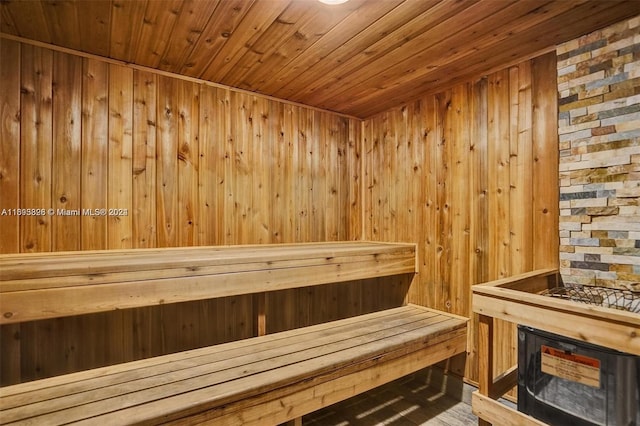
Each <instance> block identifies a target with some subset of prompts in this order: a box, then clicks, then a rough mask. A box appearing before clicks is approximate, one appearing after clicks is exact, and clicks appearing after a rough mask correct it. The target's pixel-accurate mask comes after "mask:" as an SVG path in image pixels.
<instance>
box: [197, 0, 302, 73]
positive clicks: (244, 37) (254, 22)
mask: <svg viewBox="0 0 640 426" xmlns="http://www.w3.org/2000/svg"><path fill="white" fill-rule="evenodd" d="M290 3H291V0H270V1H268V2H255V3H253V5H252V6H251V9H249V11H248V12H247V14H246V15H245V16H244V18H243V19H242V21H241V22H240V24H239V25H238V28H237V29H236V31H235V32H234V33H233V35H232V37H230V38H229V40H228V41H227V43H225V44H224V46H223V47H222V49H220V52H219V53H218V55H216V57H215V58H214V60H213V61H212V62H211V63H210V64H209V66H208V67H207V69H206V70H205V71H204V73H203V74H202V76H201V77H202V78H204V79H205V80H211V81H217V82H222V77H224V76H225V75H226V74H227V73H228V72H229V71H230V70H231V69H232V68H233V67H234V66H235V65H236V63H237V62H238V61H239V60H240V58H242V56H243V55H244V54H245V53H246V52H247V51H248V50H249V49H250V48H251V46H253V44H254V43H255V42H256V40H258V39H259V38H260V36H261V35H262V33H263V32H264V31H265V30H266V29H267V28H269V26H270V25H271V24H272V23H273V22H274V21H275V20H276V19H278V16H280V15H281V14H282V12H284V11H285V9H286V8H287V6H289V4H290Z"/></svg>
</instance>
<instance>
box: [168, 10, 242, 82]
mask: <svg viewBox="0 0 640 426" xmlns="http://www.w3.org/2000/svg"><path fill="white" fill-rule="evenodd" d="M253 2H254V0H224V1H222V2H221V3H220V5H219V6H218V8H217V9H216V11H215V14H214V15H213V16H212V17H211V20H210V21H209V23H208V25H207V26H206V27H205V28H204V30H203V32H202V34H201V35H200V38H199V39H198V41H197V42H196V45H195V47H194V48H193V50H192V51H191V53H190V54H189V55H188V56H187V59H186V60H185V62H184V63H183V64H181V65H182V68H181V69H180V71H179V72H180V73H181V74H185V75H189V76H192V77H200V76H201V75H202V74H203V73H204V71H205V70H206V69H207V68H208V66H209V64H210V63H211V62H212V61H213V59H214V58H215V57H216V56H218V53H219V52H220V50H221V49H222V47H223V46H224V45H225V44H226V43H227V41H228V40H229V38H230V37H231V36H232V35H233V34H234V32H235V31H236V29H237V27H238V25H239V24H240V22H241V21H242V19H243V18H244V15H245V14H246V13H247V12H248V11H249V9H250V8H251V6H252V5H253Z"/></svg>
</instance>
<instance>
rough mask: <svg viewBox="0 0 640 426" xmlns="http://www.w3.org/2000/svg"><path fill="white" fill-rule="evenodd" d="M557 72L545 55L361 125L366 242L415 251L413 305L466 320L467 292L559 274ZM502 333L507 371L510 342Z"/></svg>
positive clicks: (471, 364)
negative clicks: (548, 270) (537, 274)
mask: <svg viewBox="0 0 640 426" xmlns="http://www.w3.org/2000/svg"><path fill="white" fill-rule="evenodd" d="M555 68H556V57H555V53H549V54H547V55H544V56H541V57H539V58H537V59H534V60H531V61H526V62H523V63H520V64H519V65H517V66H514V67H511V68H509V69H505V70H503V71H499V72H495V73H493V74H491V75H488V76H487V77H486V78H483V79H481V80H479V81H475V82H470V83H468V84H463V85H459V86H456V87H454V88H453V89H451V90H447V91H444V92H442V93H438V94H436V95H434V96H428V97H425V98H423V99H421V100H419V101H417V102H415V103H412V104H410V105H407V106H405V107H403V108H397V109H393V110H390V111H388V112H386V113H383V114H380V115H378V116H375V117H373V118H371V119H369V120H367V121H365V123H364V131H363V132H364V133H363V137H364V146H363V153H364V168H365V172H364V175H363V178H364V179H365V182H364V184H365V192H364V213H365V218H364V221H365V239H371V240H383V241H406V242H416V243H418V247H419V256H420V271H419V276H418V280H416V281H415V282H414V284H413V285H412V287H411V289H410V294H409V300H410V301H411V302H414V303H418V304H422V305H426V306H430V307H434V308H436V309H440V310H444V311H448V312H453V313H456V314H460V315H464V316H470V315H471V286H472V285H473V284H476V283H481V282H486V281H489V280H493V279H498V278H502V277H507V276H510V275H513V274H516V273H519V272H525V271H529V270H532V269H535V268H540V267H557V266H558V237H557V229H558V178H557V176H558V158H557V157H558V141H557V95H556V70H555ZM475 324H476V321H475V320H474V321H473V327H472V333H470V342H469V353H468V359H467V362H466V371H464V372H465V375H466V377H468V378H470V379H471V380H475V379H476V378H477V371H476V368H477V361H476V359H475V350H476V348H477V336H475V333H473V330H475ZM500 327H502V325H501V326H500ZM498 333H503V334H504V336H503V338H501V339H497V341H499V342H501V345H502V348H500V350H499V351H498V352H499V353H501V354H503V356H504V359H501V360H498V362H497V364H498V365H499V366H502V365H507V367H510V366H511V365H513V363H514V362H515V359H514V356H515V345H516V342H515V333H514V332H513V330H512V329H506V330H503V329H502V328H499V329H498ZM452 368H453V369H454V370H455V369H459V371H458V372H459V373H463V371H462V366H461V365H455V366H453V367H452Z"/></svg>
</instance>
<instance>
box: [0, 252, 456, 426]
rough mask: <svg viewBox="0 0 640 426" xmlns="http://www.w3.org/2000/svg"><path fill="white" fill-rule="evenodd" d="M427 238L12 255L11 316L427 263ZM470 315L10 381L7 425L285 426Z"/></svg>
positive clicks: (329, 328)
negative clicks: (420, 256) (423, 259)
mask: <svg viewBox="0 0 640 426" xmlns="http://www.w3.org/2000/svg"><path fill="white" fill-rule="evenodd" d="M415 259H416V254H415V246H414V245H411V244H386V243H321V244H295V245H279V246H243V247H240V246H234V247H209V248H180V249H164V250H159V249H158V250H155V249H154V250H129V251H115V252H87V253H61V254H58V253H52V254H34V255H10V256H5V257H3V258H2V259H1V260H0V270H1V271H2V277H1V281H0V282H1V284H0V285H1V286H2V287H1V288H0V290H1V295H0V297H1V299H0V300H1V302H0V305H1V306H0V308H1V312H2V317H3V322H4V323H11V322H19V321H28V320H33V319H39V318H51V317H56V316H64V315H78V314H82V313H90V312H99V311H107V310H112V309H122V308H130V307H137V306H149V305H155V304H160V303H170V302H181V301H186V300H196V299H204V298H210V297H220V296H229V295H235V294H247V293H257V292H266V291H271V290H280V289H285V288H298V287H304V286H309V285H317V284H323V283H332V282H340V281H347V280H353V279H364V278H372V277H379V276H388V275H395V274H404V273H414V272H415V261H416V260H415ZM466 325H467V319H466V318H463V317H458V316H455V315H450V314H445V313H442V312H438V311H434V310H430V309H427V308H424V307H419V306H414V305H407V306H401V307H397V308H393V309H388V310H383V311H379V312H374V313H370V314H365V315H360V316H356V317H353V318H347V319H342V320H338V321H331V322H327V323H323V324H319V325H313V326H309V327H304V328H299V329H295V330H289V331H285V332H281V333H274V334H270V335H264V336H258V337H253V338H250V339H245V340H240V341H236V342H231V343H225V344H220V345H215V346H211V347H206V348H201V349H195V350H190V351H185V352H179V353H174V354H170V355H164V356H159V357H154V358H149V359H146V360H140V361H133V362H128V363H124V364H118V365H113V366H109V367H103V368H98V369H93V370H88V371H83V372H78V373H72V374H66V375H63V376H58V377H51V378H47V379H43V380H37V381H33V382H28V383H22V384H18V385H12V386H7V387H4V388H0V396H1V397H0V423H2V424H47V425H54V424H67V423H78V424H100V425H101V426H103V425H111V424H113V425H122V424H162V423H173V424H199V423H209V424H222V425H270V424H278V423H282V422H285V421H288V420H291V419H295V418H299V417H301V416H302V415H304V414H306V413H309V412H312V411H315V410H317V409H319V408H322V407H325V406H327V405H330V404H333V403H335V402H338V401H341V400H344V399H346V398H349V397H351V396H353V395H356V394H358V393H361V392H364V391H366V390H369V389H371V388H373V387H376V386H379V385H381V384H384V383H387V382H389V381H391V380H394V379H397V378H399V377H402V376H404V375H407V374H410V373H412V372H414V371H416V370H419V369H421V368H424V367H427V366H429V365H431V364H433V363H436V362H439V361H441V360H444V359H447V358H449V357H451V356H453V355H456V354H458V353H460V352H463V351H464V350H465V348H466V339H467V338H466Z"/></svg>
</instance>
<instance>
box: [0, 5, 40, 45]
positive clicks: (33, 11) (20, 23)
mask: <svg viewBox="0 0 640 426" xmlns="http://www.w3.org/2000/svg"><path fill="white" fill-rule="evenodd" d="M3 7H5V8H6V9H7V10H8V12H9V15H10V16H11V18H12V21H13V24H14V26H15V28H16V29H17V30H18V35H19V36H22V37H25V38H30V39H33V40H38V41H44V42H45V43H51V35H50V34H49V29H48V25H47V18H46V17H45V14H44V10H43V8H42V2H35V1H34V2H31V1H21V2H17V1H11V2H7V3H3Z"/></svg>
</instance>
